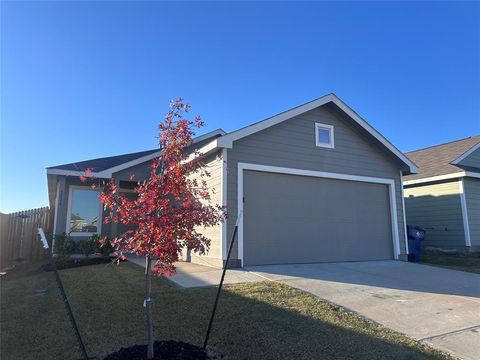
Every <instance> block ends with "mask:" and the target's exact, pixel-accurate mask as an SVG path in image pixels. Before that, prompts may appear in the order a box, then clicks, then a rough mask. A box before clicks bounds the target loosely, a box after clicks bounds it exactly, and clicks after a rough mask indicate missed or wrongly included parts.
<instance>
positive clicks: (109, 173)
mask: <svg viewBox="0 0 480 360" xmlns="http://www.w3.org/2000/svg"><path fill="white" fill-rule="evenodd" d="M225 134H226V132H225V131H224V130H222V129H216V130H213V131H210V132H208V133H206V134H204V135H201V136H197V137H196V138H194V139H193V140H192V144H195V143H197V142H199V141H202V140H205V139H208V138H209V137H211V136H216V135H220V136H222V135H225ZM202 149H203V148H202ZM160 154H161V151H160V150H158V151H156V152H154V153H152V154H149V155H145V156H142V157H140V158H137V159H134V160H131V161H128V162H126V163H123V164H120V165H117V166H114V167H111V168H109V169H105V170H102V171H99V172H92V173H90V174H88V175H87V174H85V171H75V170H61V169H47V174H49V175H65V176H85V177H91V178H102V179H109V178H111V177H112V175H113V174H114V173H116V172H119V171H121V170H124V169H128V168H129V167H132V166H135V165H138V164H141V163H143V162H146V161H149V160H152V159H155V158H156V157H159V156H160Z"/></svg>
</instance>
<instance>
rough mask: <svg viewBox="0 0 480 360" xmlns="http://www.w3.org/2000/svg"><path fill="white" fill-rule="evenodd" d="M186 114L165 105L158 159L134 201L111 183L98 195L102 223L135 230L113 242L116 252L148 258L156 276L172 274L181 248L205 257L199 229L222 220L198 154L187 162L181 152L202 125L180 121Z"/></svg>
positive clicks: (179, 105) (181, 107)
mask: <svg viewBox="0 0 480 360" xmlns="http://www.w3.org/2000/svg"><path fill="white" fill-rule="evenodd" d="M188 110H189V105H187V104H184V103H183V101H182V99H178V100H176V101H172V102H171V103H170V111H169V112H168V113H167V115H166V117H165V119H164V121H163V122H162V123H160V125H159V126H158V128H159V145H160V150H161V155H160V157H159V158H156V159H154V160H153V162H152V164H151V170H150V178H149V179H148V180H146V181H143V182H139V183H138V185H137V186H136V188H135V192H136V193H137V199H136V200H129V199H127V198H126V197H125V196H124V195H123V194H122V193H120V191H119V189H118V186H117V185H116V183H115V181H114V179H110V181H109V182H108V183H107V184H106V186H105V187H104V191H103V192H102V193H101V194H100V201H101V202H102V203H103V204H104V206H105V208H107V209H109V210H110V213H109V216H107V218H106V219H105V222H110V221H114V222H118V223H122V224H125V225H134V226H135V230H129V231H126V232H125V233H124V234H121V235H120V236H118V237H117V238H115V239H113V240H112V242H113V244H114V245H115V247H116V248H117V249H118V250H124V251H133V252H135V253H136V254H137V255H150V256H151V257H152V258H154V259H155V260H156V261H155V264H154V269H153V270H154V273H155V274H157V275H161V274H163V273H165V274H167V275H170V274H172V273H173V272H175V266H174V263H175V262H176V261H178V259H179V255H180V253H181V251H182V250H183V249H189V250H192V251H195V252H197V253H199V254H205V253H206V252H207V251H208V248H209V246H210V240H209V239H208V238H207V237H205V236H204V235H203V234H201V233H200V232H198V230H199V229H201V228H205V227H209V226H214V225H216V224H218V223H219V222H220V221H222V220H223V219H224V217H225V209H224V208H223V207H221V206H220V205H214V204H211V203H210V191H209V189H208V187H207V183H206V181H205V180H204V179H205V176H208V173H207V172H206V166H205V164H204V163H203V162H202V160H201V157H200V154H198V153H194V154H193V158H192V154H191V153H189V152H188V151H186V150H187V148H188V147H189V146H190V145H191V144H192V137H193V136H194V134H195V129H196V128H199V127H201V126H203V125H204V123H203V121H202V120H201V119H200V117H196V118H195V120H193V121H191V120H187V119H185V118H184V117H183V113H184V112H188ZM189 156H190V157H189ZM193 178H195V179H193ZM132 179H133V178H132ZM196 179H201V180H196Z"/></svg>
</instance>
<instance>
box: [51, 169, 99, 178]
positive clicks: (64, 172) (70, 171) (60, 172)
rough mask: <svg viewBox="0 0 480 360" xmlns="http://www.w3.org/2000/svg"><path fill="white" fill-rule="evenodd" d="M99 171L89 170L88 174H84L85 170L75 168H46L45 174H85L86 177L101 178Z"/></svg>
mask: <svg viewBox="0 0 480 360" xmlns="http://www.w3.org/2000/svg"><path fill="white" fill-rule="evenodd" d="M100 174H101V173H94V172H91V173H90V174H85V171H76V170H62V169H47V175H64V176H85V177H87V178H101V177H102V176H100Z"/></svg>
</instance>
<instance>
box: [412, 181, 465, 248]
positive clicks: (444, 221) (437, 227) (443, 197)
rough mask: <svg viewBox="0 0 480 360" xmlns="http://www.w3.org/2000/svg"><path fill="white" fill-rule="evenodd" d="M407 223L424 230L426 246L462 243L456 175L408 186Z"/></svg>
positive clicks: (458, 188) (460, 245) (461, 223)
mask: <svg viewBox="0 0 480 360" xmlns="http://www.w3.org/2000/svg"><path fill="white" fill-rule="evenodd" d="M404 194H405V210H406V214H407V223H408V224H412V225H419V226H421V227H423V228H425V229H426V230H427V234H426V239H425V242H424V245H425V246H433V247H440V248H461V247H464V246H465V233H464V227H463V217H462V207H461V200H460V187H459V181H458V179H456V180H454V181H450V182H443V183H437V184H427V185H419V186H415V187H407V188H405V190H404Z"/></svg>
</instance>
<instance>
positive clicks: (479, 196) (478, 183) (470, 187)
mask: <svg viewBox="0 0 480 360" xmlns="http://www.w3.org/2000/svg"><path fill="white" fill-rule="evenodd" d="M464 191H465V201H466V203H467V213H468V224H469V227H470V241H471V245H472V248H473V247H476V248H478V247H480V179H471V178H464Z"/></svg>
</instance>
